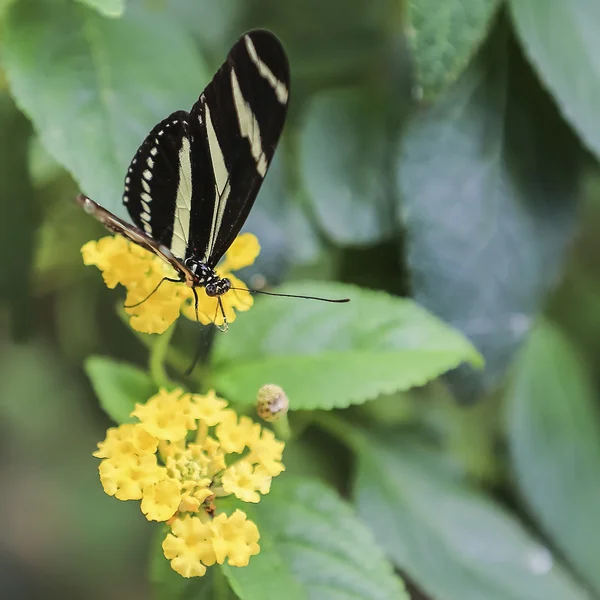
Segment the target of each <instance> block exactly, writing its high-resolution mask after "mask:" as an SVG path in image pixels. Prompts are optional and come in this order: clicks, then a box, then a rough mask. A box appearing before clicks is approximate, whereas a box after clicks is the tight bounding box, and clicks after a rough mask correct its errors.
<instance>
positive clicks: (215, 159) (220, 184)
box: [203, 102, 231, 262]
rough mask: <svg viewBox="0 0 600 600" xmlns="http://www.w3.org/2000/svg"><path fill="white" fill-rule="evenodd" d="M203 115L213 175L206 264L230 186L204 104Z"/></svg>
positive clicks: (215, 237)
mask: <svg viewBox="0 0 600 600" xmlns="http://www.w3.org/2000/svg"><path fill="white" fill-rule="evenodd" d="M204 113H205V120H206V133H207V136H208V151H209V153H210V160H211V162H212V167H213V173H214V176H215V192H214V193H215V205H214V208H213V218H212V222H211V224H210V236H209V238H208V246H207V247H206V252H205V253H204V259H203V260H204V262H207V261H208V257H209V256H210V255H211V253H212V250H213V247H214V245H215V241H216V239H217V234H218V233H219V229H220V228H221V222H222V221H223V214H224V212H225V206H226V205H227V200H228V198H229V192H230V191H231V186H230V185H229V172H228V171H227V167H226V166H225V159H224V157H223V151H222V150H221V146H220V145H219V140H218V139H217V133H216V131H215V128H214V125H213V122H212V118H211V116H210V108H209V107H208V104H207V103H206V102H205V103H204Z"/></svg>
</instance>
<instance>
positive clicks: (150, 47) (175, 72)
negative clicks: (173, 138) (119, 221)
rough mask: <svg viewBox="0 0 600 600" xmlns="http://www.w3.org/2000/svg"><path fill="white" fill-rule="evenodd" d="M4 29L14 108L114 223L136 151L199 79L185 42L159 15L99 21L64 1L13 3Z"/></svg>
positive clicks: (186, 100)
mask: <svg viewBox="0 0 600 600" xmlns="http://www.w3.org/2000/svg"><path fill="white" fill-rule="evenodd" d="M32 6H33V7H35V8H34V9H33V8H32ZM7 24H8V27H6V36H5V38H4V39H3V42H4V44H3V46H4V47H3V58H4V66H5V68H6V74H7V78H8V80H9V83H10V86H11V91H12V93H13V95H14V97H15V99H16V101H17V103H18V105H19V106H20V107H21V108H22V110H24V111H25V113H26V114H27V115H28V116H29V117H30V118H31V120H32V121H33V124H34V126H35V128H36V130H37V132H38V134H39V136H40V138H41V140H42V142H43V144H44V146H45V147H46V148H47V149H48V151H49V152H50V153H51V154H53V156H54V158H55V159H56V160H57V161H58V162H60V163H61V164H63V165H64V166H65V167H66V168H67V169H68V170H69V171H70V172H71V174H72V175H73V176H74V177H75V179H76V180H77V181H78V183H79V184H80V186H81V188H82V189H83V191H84V192H85V193H87V194H89V195H91V196H92V197H93V198H94V199H95V200H97V201H98V202H100V203H102V204H103V205H104V206H106V207H107V208H108V209H109V210H111V211H113V212H115V213H117V214H120V215H122V216H124V213H125V210H124V208H123V207H122V206H121V195H122V193H123V189H122V187H123V178H124V175H125V171H126V169H127V165H128V164H129V162H130V160H131V158H132V156H133V154H134V153H135V150H136V148H137V147H138V146H139V144H140V143H141V142H142V140H143V139H144V137H145V136H146V135H147V133H148V131H149V130H150V129H151V127H152V126H153V125H154V124H155V123H157V122H158V121H160V120H161V119H163V118H165V117H166V116H167V115H168V114H169V113H171V112H173V111H174V110H177V109H182V108H184V109H186V108H189V107H190V106H191V105H192V103H193V102H194V100H195V99H196V98H197V97H198V94H199V92H200V90H201V89H202V85H203V84H204V83H206V82H207V81H208V75H207V73H206V71H205V69H204V68H203V65H202V64H201V62H200V59H199V56H198V53H197V51H196V50H195V48H194V45H193V42H192V40H191V39H190V38H189V37H188V36H187V35H186V33H185V32H184V30H183V29H182V28H181V26H180V25H177V24H175V22H174V21H173V20H172V19H171V18H170V17H169V16H168V15H167V14H164V13H161V12H150V11H145V10H144V9H143V8H142V7H138V6H137V5H136V6H132V7H131V8H130V9H128V10H127V12H126V14H125V16H124V17H123V18H122V19H105V18H103V17H101V16H100V15H98V14H97V13H96V12H94V11H92V10H90V9H87V8H85V7H83V6H80V5H78V4H75V3H73V2H71V1H67V0H55V2H52V3H49V2H45V1H44V0H37V1H33V2H18V3H17V4H15V5H14V6H13V7H12V9H11V10H10V12H9V14H8V17H7Z"/></svg>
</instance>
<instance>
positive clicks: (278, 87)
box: [244, 35, 288, 104]
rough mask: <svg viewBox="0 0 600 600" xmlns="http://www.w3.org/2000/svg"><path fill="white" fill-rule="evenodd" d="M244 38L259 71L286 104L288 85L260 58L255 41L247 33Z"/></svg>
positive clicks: (278, 97) (279, 98) (281, 101)
mask: <svg viewBox="0 0 600 600" xmlns="http://www.w3.org/2000/svg"><path fill="white" fill-rule="evenodd" d="M244 40H245V42H246V49H247V50H248V54H249V55H250V58H251V59H252V62H253V63H254V64H255V65H256V68H257V69H258V72H259V73H260V75H261V76H262V77H264V78H265V79H266V80H267V81H268V82H269V84H270V85H271V87H272V88H273V89H274V90H275V95H276V96H277V100H279V102H280V103H281V104H285V103H286V102H287V101H288V90H287V87H286V86H285V84H284V83H282V82H281V81H279V79H277V77H275V75H273V71H271V69H269V67H268V66H267V65H266V64H265V63H264V62H263V61H262V60H260V58H259V56H258V52H257V51H256V48H255V47H254V43H253V42H252V40H251V39H250V37H249V36H247V35H246V36H244Z"/></svg>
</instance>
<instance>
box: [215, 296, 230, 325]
mask: <svg viewBox="0 0 600 600" xmlns="http://www.w3.org/2000/svg"><path fill="white" fill-rule="evenodd" d="M219 308H220V309H221V314H222V315H223V325H221V326H219V325H217V328H218V330H219V331H227V330H228V329H229V323H228V322H227V317H226V316H225V309H224V308H223V302H221V296H217V310H216V311H215V319H214V321H213V323H215V325H216V322H217V311H218V310H219Z"/></svg>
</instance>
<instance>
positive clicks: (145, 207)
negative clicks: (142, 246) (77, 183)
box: [123, 110, 192, 259]
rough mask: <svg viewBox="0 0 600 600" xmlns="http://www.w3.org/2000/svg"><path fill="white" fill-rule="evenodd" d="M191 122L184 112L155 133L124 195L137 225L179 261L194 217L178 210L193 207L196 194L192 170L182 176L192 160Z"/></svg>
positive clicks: (148, 139)
mask: <svg viewBox="0 0 600 600" xmlns="http://www.w3.org/2000/svg"><path fill="white" fill-rule="evenodd" d="M188 118H189V114H188V113H187V112H185V111H182V110H180V111H177V112H174V113H173V114H171V115H169V116H168V117H167V118H166V119H164V120H163V121H161V122H160V123H159V124H158V125H156V127H154V128H153V129H152V131H151V132H150V133H149V134H148V136H147V137H146V139H145V140H144V142H143V143H142V145H141V146H140V147H139V149H138V151H137V152H136V154H135V156H134V158H133V160H132V161H131V164H130V165H129V169H128V171H127V176H126V177H125V192H124V194H123V203H124V204H125V206H126V207H127V210H128V212H129V215H130V216H131V218H132V220H133V222H134V223H135V224H136V225H137V226H138V227H139V228H140V229H141V230H142V231H144V232H145V233H146V234H147V235H148V236H150V237H152V238H153V239H154V240H156V241H157V242H158V243H160V244H163V245H164V246H166V247H167V248H169V249H170V250H171V252H172V253H173V255H174V256H176V257H177V258H179V259H183V258H185V254H186V249H187V246H188V235H189V219H190V215H189V210H187V213H185V214H182V211H181V210H179V211H178V210H177V206H178V204H179V206H184V207H189V206H190V205H191V193H192V190H191V169H188V171H187V172H182V171H183V170H184V167H185V165H186V164H187V161H188V159H189V145H190V144H189V132H188V130H189V126H188ZM182 221H183V223H182ZM186 223H187V224H188V225H187V226H186Z"/></svg>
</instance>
